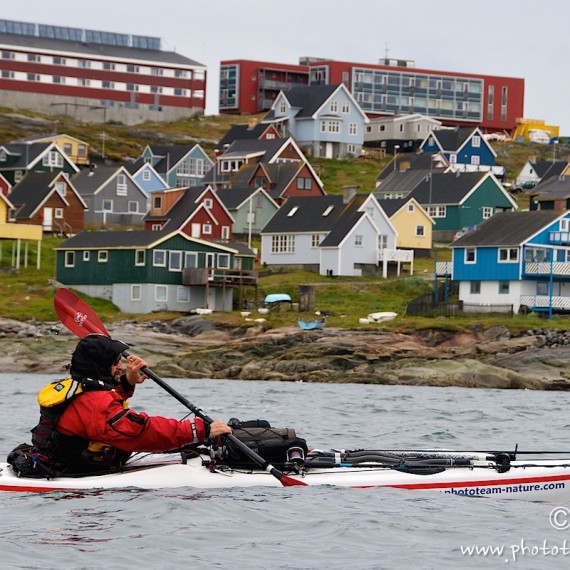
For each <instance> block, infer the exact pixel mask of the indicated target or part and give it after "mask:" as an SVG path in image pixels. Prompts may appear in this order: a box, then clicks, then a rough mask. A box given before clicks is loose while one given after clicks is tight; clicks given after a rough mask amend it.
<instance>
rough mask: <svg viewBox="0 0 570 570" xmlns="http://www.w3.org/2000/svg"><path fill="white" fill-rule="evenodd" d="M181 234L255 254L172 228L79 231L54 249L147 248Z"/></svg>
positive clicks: (236, 244) (236, 246)
mask: <svg viewBox="0 0 570 570" xmlns="http://www.w3.org/2000/svg"><path fill="white" fill-rule="evenodd" d="M176 235H179V236H182V237H183V238H185V239H187V240H188V241H191V242H196V243H203V244H205V245H210V246H212V247H219V248H221V249H226V250H233V251H231V253H237V254H240V255H248V256H249V255H255V254H254V252H253V251H251V249H249V248H248V247H247V246H246V245H245V244H241V243H238V242H222V241H220V240H204V239H198V238H193V237H190V236H189V235H188V234H185V233H184V232H181V231H178V230H174V231H166V230H160V231H158V232H152V231H148V230H134V231H112V232H100V231H99V232H80V233H78V234H76V235H74V236H73V237H71V238H69V239H68V240H66V241H64V242H62V243H60V244H58V245H57V246H56V247H54V249H56V250H60V249H133V248H137V247H138V248H148V247H152V246H153V245H158V244H159V243H160V242H162V241H164V240H166V239H169V238H171V237H173V236H176Z"/></svg>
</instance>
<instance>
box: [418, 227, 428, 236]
mask: <svg viewBox="0 0 570 570" xmlns="http://www.w3.org/2000/svg"><path fill="white" fill-rule="evenodd" d="M425 235H426V229H425V226H422V225H418V226H416V237H424V236H425Z"/></svg>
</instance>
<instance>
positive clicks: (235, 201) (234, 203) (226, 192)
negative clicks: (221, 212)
mask: <svg viewBox="0 0 570 570" xmlns="http://www.w3.org/2000/svg"><path fill="white" fill-rule="evenodd" d="M260 193H261V194H264V195H265V196H266V198H267V199H268V200H269V201H270V202H271V203H273V204H274V205H275V206H277V204H276V202H275V201H274V200H273V198H272V197H271V196H270V195H269V194H268V192H267V191H266V190H264V189H263V188H256V189H255V190H252V189H251V188H249V187H247V186H245V187H243V186H242V187H240V188H236V187H235V186H234V187H232V188H223V189H221V190H217V191H216V194H217V196H218V198H219V199H220V200H221V202H222V203H223V204H224V206H225V207H226V208H227V209H228V210H237V209H238V208H241V206H243V205H244V204H245V203H246V202H248V201H249V199H250V198H253V197H254V196H255V195H256V194H260Z"/></svg>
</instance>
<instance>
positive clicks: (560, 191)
mask: <svg viewBox="0 0 570 570" xmlns="http://www.w3.org/2000/svg"><path fill="white" fill-rule="evenodd" d="M529 194H532V195H533V197H534V198H533V199H534V200H535V201H536V202H550V201H552V200H562V199H565V198H568V197H570V177H567V176H552V177H551V178H547V179H546V180H545V181H544V182H541V183H540V184H537V185H536V186H535V187H534V188H533V189H532V191H530V192H529Z"/></svg>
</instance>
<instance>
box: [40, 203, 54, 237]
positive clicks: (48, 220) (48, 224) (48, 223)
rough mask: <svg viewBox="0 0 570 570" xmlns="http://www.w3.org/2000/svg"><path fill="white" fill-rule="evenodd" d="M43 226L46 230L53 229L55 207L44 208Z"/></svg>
mask: <svg viewBox="0 0 570 570" xmlns="http://www.w3.org/2000/svg"><path fill="white" fill-rule="evenodd" d="M42 228H43V231H44V232H51V231H52V230H53V208H44V212H43V222H42Z"/></svg>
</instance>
